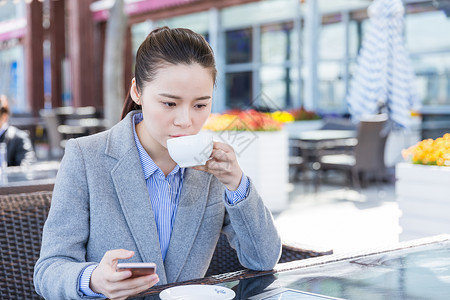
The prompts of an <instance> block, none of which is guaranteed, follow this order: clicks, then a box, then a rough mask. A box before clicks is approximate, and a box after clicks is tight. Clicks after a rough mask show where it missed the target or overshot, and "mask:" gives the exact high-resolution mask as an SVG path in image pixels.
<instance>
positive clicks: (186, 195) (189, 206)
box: [165, 169, 212, 282]
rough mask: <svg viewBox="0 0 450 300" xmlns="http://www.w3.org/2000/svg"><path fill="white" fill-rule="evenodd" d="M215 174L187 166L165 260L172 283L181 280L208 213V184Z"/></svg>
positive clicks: (169, 279) (168, 277)
mask: <svg viewBox="0 0 450 300" xmlns="http://www.w3.org/2000/svg"><path fill="white" fill-rule="evenodd" d="M211 176H212V175H210V174H208V173H205V172H202V171H197V170H194V169H186V171H185V173H184V179H183V188H182V190H181V194H180V198H179V203H178V209H177V214H176V218H175V223H174V225H173V229H172V235H171V237H170V243H169V249H168V250H167V254H166V260H165V269H166V274H167V279H168V281H169V282H176V281H178V278H179V276H180V274H181V271H182V268H183V266H184V264H185V263H186V261H187V258H188V256H189V253H190V252H191V248H192V245H193V243H194V241H195V237H196V236H197V232H198V230H199V228H200V224H201V221H202V218H203V214H204V213H205V209H206V203H207V201H206V199H207V196H208V193H209V189H208V188H207V187H209V186H210V184H209V182H210V180H211ZM200 183H201V185H200ZM202 200H203V201H202Z"/></svg>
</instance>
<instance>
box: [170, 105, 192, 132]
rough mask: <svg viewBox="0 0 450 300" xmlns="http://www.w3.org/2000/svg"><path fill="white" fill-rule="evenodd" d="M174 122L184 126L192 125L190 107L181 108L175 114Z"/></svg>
mask: <svg viewBox="0 0 450 300" xmlns="http://www.w3.org/2000/svg"><path fill="white" fill-rule="evenodd" d="M174 124H175V125H176V126H180V127H183V128H185V127H189V126H191V125H192V121H191V114H190V112H189V109H182V108H180V110H179V111H178V112H177V114H176V116H175V120H174Z"/></svg>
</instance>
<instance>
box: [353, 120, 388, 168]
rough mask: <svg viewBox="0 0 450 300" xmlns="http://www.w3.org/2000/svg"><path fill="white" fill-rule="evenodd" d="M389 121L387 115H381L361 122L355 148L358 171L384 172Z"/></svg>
mask: <svg viewBox="0 0 450 300" xmlns="http://www.w3.org/2000/svg"><path fill="white" fill-rule="evenodd" d="M387 120H388V118H387V115H385V114H380V115H375V116H372V117H371V118H368V119H363V120H361V121H360V123H359V125H358V135H357V137H358V144H357V145H356V147H355V161H356V165H355V169H356V170H358V171H379V172H382V171H383V170H384V168H385V165H384V148H385V145H386V139H387V131H386V125H387Z"/></svg>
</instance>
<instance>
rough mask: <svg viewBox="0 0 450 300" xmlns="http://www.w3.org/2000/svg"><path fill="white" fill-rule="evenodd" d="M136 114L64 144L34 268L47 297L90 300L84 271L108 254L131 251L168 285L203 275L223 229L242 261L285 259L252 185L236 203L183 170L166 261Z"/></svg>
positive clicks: (262, 266)
mask: <svg viewBox="0 0 450 300" xmlns="http://www.w3.org/2000/svg"><path fill="white" fill-rule="evenodd" d="M135 113H136V112H131V113H130V114H128V115H127V116H126V117H125V118H124V119H123V120H122V121H120V122H119V123H118V124H117V125H115V126H114V127H112V128H111V129H110V130H108V131H105V132H102V133H99V134H96V135H92V136H88V137H82V138H78V139H72V140H70V141H68V142H67V145H66V151H65V155H64V157H63V159H62V162H61V166H60V169H59V172H58V175H57V178H56V183H55V188H54V191H53V198H52V205H51V208H50V211H49V215H48V218H47V221H46V223H45V226H44V231H43V237H42V248H41V253H40V258H39V260H38V261H37V263H36V266H35V269H34V284H35V288H36V291H37V292H38V294H40V295H41V296H43V297H44V298H46V299H81V298H83V299H86V298H88V297H84V296H83V295H82V293H81V292H80V291H79V280H80V276H81V273H82V271H83V269H84V268H85V267H86V266H88V265H90V264H93V263H98V262H100V260H101V259H102V257H103V255H104V254H105V252H106V251H108V250H112V249H119V248H122V249H127V250H133V251H134V252H135V255H134V256H133V257H132V258H131V259H130V260H128V261H130V262H154V263H156V265H157V273H158V276H159V278H160V282H159V283H158V284H166V283H171V282H178V281H184V280H189V279H193V278H201V277H203V276H204V274H205V272H206V270H207V268H208V265H209V263H210V260H211V257H212V255H213V252H214V249H215V246H216V243H217V240H218V238H219V235H220V233H221V232H222V231H223V232H224V233H225V234H226V235H227V237H228V240H229V242H230V244H231V245H232V247H234V248H235V249H236V250H237V253H238V256H239V260H240V262H241V264H242V265H243V266H245V267H247V268H250V269H254V270H270V269H272V268H273V267H274V266H275V264H276V263H277V261H278V259H279V257H280V254H281V242H280V238H279V235H278V233H277V230H276V228H275V226H274V223H273V218H272V215H271V213H270V212H269V211H268V210H267V208H266V207H265V206H264V204H263V202H262V200H261V198H260V196H259V195H258V193H257V191H256V190H255V187H254V186H253V184H252V183H251V184H250V191H249V194H248V196H247V198H246V199H244V200H242V201H240V202H239V203H237V204H235V205H234V206H231V205H229V204H228V203H227V202H226V199H225V187H224V186H223V185H222V183H220V182H219V181H218V180H217V179H216V178H215V177H214V176H212V175H211V174H208V173H205V172H202V171H197V170H194V169H186V171H185V173H184V180H183V187H182V190H181V194H180V197H179V205H178V210H177V214H176V220H175V223H174V226H173V231H172V235H171V239H170V245H169V248H168V251H167V255H166V259H165V261H163V260H162V256H161V251H160V246H159V240H158V233H157V228H156V223H155V219H154V214H153V211H152V206H151V203H150V200H149V195H148V190H147V186H146V183H145V179H144V173H143V171H142V167H141V162H140V159H139V154H138V151H137V148H136V145H135V142H134V136H133V129H132V124H133V121H132V115H133V114H135Z"/></svg>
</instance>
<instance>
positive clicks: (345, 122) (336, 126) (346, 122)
mask: <svg viewBox="0 0 450 300" xmlns="http://www.w3.org/2000/svg"><path fill="white" fill-rule="evenodd" d="M323 122H324V124H323V125H322V127H321V129H322V130H356V129H357V126H356V125H355V123H353V122H352V121H351V120H350V119H344V118H326V119H325V120H324V121H323Z"/></svg>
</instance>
